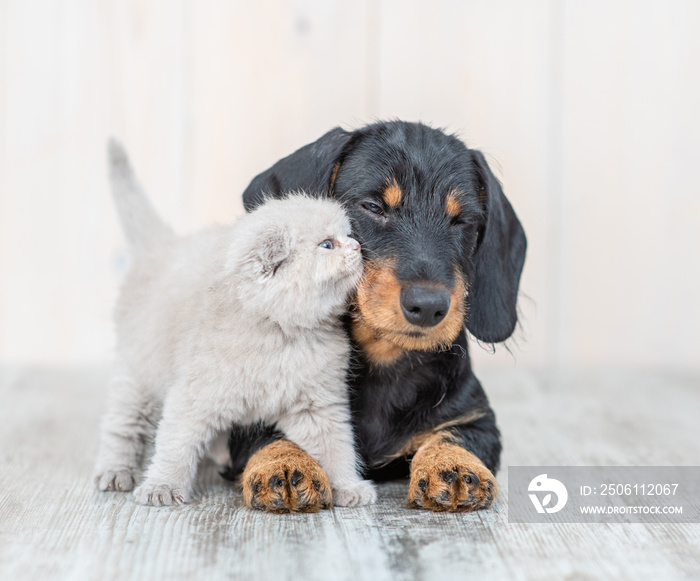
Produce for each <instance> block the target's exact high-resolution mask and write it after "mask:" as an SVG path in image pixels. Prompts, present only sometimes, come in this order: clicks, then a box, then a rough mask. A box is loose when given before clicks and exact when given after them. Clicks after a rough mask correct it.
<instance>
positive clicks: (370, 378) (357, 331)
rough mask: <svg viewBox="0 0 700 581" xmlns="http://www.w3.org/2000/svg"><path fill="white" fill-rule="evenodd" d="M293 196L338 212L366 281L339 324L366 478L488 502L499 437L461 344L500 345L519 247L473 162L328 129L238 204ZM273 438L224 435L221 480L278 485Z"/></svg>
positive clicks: (447, 142)
mask: <svg viewBox="0 0 700 581" xmlns="http://www.w3.org/2000/svg"><path fill="white" fill-rule="evenodd" d="M296 188H303V189H305V190H306V191H308V192H313V193H315V194H316V195H318V196H319V197H331V198H333V199H335V200H338V201H339V202H341V203H342V204H343V206H344V207H345V209H346V211H347V212H348V215H349V216H350V221H351V224H352V232H353V236H354V237H355V238H357V240H358V241H359V242H360V244H361V245H362V253H363V257H364V262H365V276H364V278H363V280H362V282H361V283H360V286H359V288H358V290H357V292H356V296H355V298H354V301H353V307H352V310H351V313H350V315H349V316H348V317H347V320H346V325H347V328H348V330H349V332H350V333H351V336H352V339H353V342H354V344H355V347H356V350H355V351H356V355H355V357H354V359H353V362H352V365H351V373H350V375H349V382H350V387H351V391H350V394H351V396H350V397H351V407H352V414H353V425H354V426H355V430H356V438H357V444H358V448H359V451H360V454H361V455H362V458H363V460H364V462H365V466H367V468H368V470H367V474H368V475H371V476H372V477H373V478H375V479H381V478H389V477H397V476H401V475H405V474H406V473H409V474H410V483H409V492H408V503H409V505H410V506H414V507H417V508H424V509H429V510H436V511H471V510H475V509H481V508H486V507H488V506H490V505H491V504H492V502H493V501H494V499H495V498H496V495H497V484H496V480H495V478H494V473H495V472H496V470H497V468H498V465H499V458H500V453H501V442H500V434H499V431H498V429H497V427H496V422H495V416H494V413H493V411H492V409H491V407H490V405H489V402H488V399H487V398H486V395H485V393H484V391H483V389H482V387H481V385H480V384H479V381H478V380H477V379H476V377H475V376H474V373H473V372H472V367H471V364H470V360H469V355H468V353H469V346H468V340H467V336H468V335H472V336H473V337H475V338H476V339H478V340H479V341H482V342H484V343H498V342H501V341H504V340H506V339H507V338H508V337H510V335H511V334H512V333H513V330H514V329H515V326H516V323H517V308H516V302H517V297H518V285H519V281H520V274H521V271H522V268H523V263H524V260H525V250H526V239H525V234H524V232H523V229H522V226H521V225H520V222H519V221H518V218H517V216H516V215H515V212H514V211H513V208H512V207H511V205H510V203H509V202H508V200H507V199H506V197H505V196H504V194H503V191H502V189H501V186H500V184H499V183H498V181H497V180H496V178H495V177H494V175H493V173H492V172H491V169H490V168H489V166H488V164H487V163H486V160H485V159H484V156H483V155H482V154H481V153H480V152H479V151H477V150H473V149H468V148H467V147H465V145H464V144H463V143H462V142H461V141H460V140H459V139H457V138H456V137H455V136H453V135H448V134H446V133H444V132H443V131H440V130H437V129H433V128H431V127H428V126H426V125H423V124H420V123H406V122H402V121H391V122H381V123H375V124H373V125H369V126H366V127H364V128H362V129H359V130H357V131H344V130H342V129H340V128H336V129H333V130H331V131H329V132H328V133H326V134H325V135H324V136H322V137H321V138H320V139H319V140H318V141H315V142H314V143H311V144H309V145H307V146H305V147H302V148H301V149H299V150H298V151H296V152H295V153H293V154H291V155H290V156H289V157H286V158H284V159H282V160H280V161H279V162H277V163H276V164H275V165H273V166H272V167H271V168H270V169H268V170H267V171H264V172H263V173H261V174H260V175H258V176H257V177H256V178H255V179H254V180H253V181H252V182H251V184H250V185H249V186H248V188H247V189H246V191H245V192H244V194H243V201H244V204H245V207H246V209H248V210H252V209H253V208H255V207H257V206H258V205H259V204H260V203H261V202H262V201H263V199H264V198H265V196H269V195H273V196H279V195H282V193H283V192H285V191H287V190H289V189H296ZM272 440H276V441H275V446H276V448H275V452H276V454H277V455H276V456H273V455H271V454H268V452H267V451H268V450H269V449H270V448H269V442H270V441H272ZM280 442H284V440H283V439H282V440H280V434H279V432H278V431H276V429H275V426H274V425H272V424H269V425H267V426H266V427H265V428H264V429H261V428H257V429H256V430H253V431H251V430H249V429H246V428H245V427H243V426H240V425H236V426H234V428H233V430H232V433H231V441H230V453H231V465H230V469H229V471H228V473H227V477H229V478H232V477H234V476H235V475H236V474H237V473H239V472H240V471H241V470H242V469H243V468H244V467H246V471H250V470H257V471H258V472H260V471H262V472H263V473H264V474H265V475H268V476H270V477H272V476H276V477H279V478H281V479H284V477H285V476H284V474H285V472H284V471H285V470H287V471H289V470H290V468H291V467H293V466H294V464H295V463H294V461H291V464H290V463H289V462H288V463H287V464H285V463H284V462H287V460H284V459H283V458H282V457H281V456H280V455H279V448H280V445H281V443H280ZM291 457H292V456H291V446H290V455H289V456H288V458H291ZM283 460H284V461H283ZM244 486H252V484H251V483H246V482H244Z"/></svg>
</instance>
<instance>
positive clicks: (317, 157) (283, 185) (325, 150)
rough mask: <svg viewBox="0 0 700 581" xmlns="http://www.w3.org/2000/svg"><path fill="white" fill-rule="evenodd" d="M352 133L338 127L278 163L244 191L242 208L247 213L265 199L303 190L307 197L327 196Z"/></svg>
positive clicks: (256, 178)
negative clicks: (307, 194) (308, 195)
mask: <svg viewBox="0 0 700 581" xmlns="http://www.w3.org/2000/svg"><path fill="white" fill-rule="evenodd" d="M352 135H353V134H352V133H348V132H347V131H344V130H343V129H341V128H340V127H336V128H335V129H331V130H330V131H329V132H328V133H326V134H325V135H324V136H323V137H321V138H320V139H318V140H317V141H314V142H313V143H310V144H309V145H305V146H304V147H302V148H301V149H298V150H297V151H295V152H294V153H292V154H291V155H289V156H287V157H285V158H284V159H281V160H279V161H278V162H277V163H276V164H275V165H273V166H272V167H271V168H270V169H268V170H266V171H264V172H262V173H261V174H258V175H257V176H256V177H255V178H253V181H252V182H250V185H249V186H248V187H247V188H246V190H245V192H243V206H244V207H245V209H246V211H248V212H250V211H251V210H252V209H253V208H255V207H256V206H258V205H259V204H261V203H262V202H263V201H264V200H265V198H266V197H273V198H279V197H280V195H282V194H284V193H287V192H293V191H298V190H304V191H306V192H307V193H309V194H310V195H313V196H317V195H318V196H320V195H326V194H327V193H328V192H329V191H330V190H331V189H332V188H333V182H334V181H335V176H336V175H337V173H338V168H339V163H340V162H339V158H340V156H341V153H342V152H343V148H344V147H345V146H346V145H347V144H348V143H349V142H350V140H351V137H352Z"/></svg>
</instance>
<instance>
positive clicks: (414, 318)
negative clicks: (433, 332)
mask: <svg viewBox="0 0 700 581" xmlns="http://www.w3.org/2000/svg"><path fill="white" fill-rule="evenodd" d="M449 308H450V294H449V293H448V292H447V291H446V290H445V289H436V288H431V287H426V286H419V285H413V286H409V287H406V288H404V289H402V290H401V310H403V315H404V317H406V320H407V321H408V322H409V323H411V324H412V325H417V326H419V327H434V326H435V325H437V324H438V323H439V322H440V321H442V320H443V319H444V318H445V315H447V311H448V310H449Z"/></svg>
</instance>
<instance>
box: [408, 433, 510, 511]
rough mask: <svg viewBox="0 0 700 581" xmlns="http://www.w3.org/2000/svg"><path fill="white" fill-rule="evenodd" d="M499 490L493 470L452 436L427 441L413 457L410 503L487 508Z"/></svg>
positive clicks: (430, 506)
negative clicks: (453, 440)
mask: <svg viewBox="0 0 700 581" xmlns="http://www.w3.org/2000/svg"><path fill="white" fill-rule="evenodd" d="M497 494H498V485H497V484H496V478H495V477H494V475H493V474H492V473H491V471H490V470H489V469H488V468H486V466H484V464H483V463H482V462H481V460H479V458H477V457H476V456H474V454H471V453H470V452H467V451H466V450H465V449H464V448H462V447H461V446H459V445H458V444H456V443H454V442H452V441H450V439H449V438H437V439H434V440H428V441H426V442H425V444H424V445H423V446H421V448H419V450H418V452H416V455H415V456H414V457H413V461H412V462H411V482H410V484H409V489H408V504H409V506H412V507H414V508H425V509H428V510H434V511H450V512H467V511H472V510H478V509H482V508H488V507H489V506H491V504H493V501H494V500H495V499H496V496H497Z"/></svg>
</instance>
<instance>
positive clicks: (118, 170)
mask: <svg viewBox="0 0 700 581" xmlns="http://www.w3.org/2000/svg"><path fill="white" fill-rule="evenodd" d="M107 152H108V161H109V178H110V179H109V181H110V184H111V186H112V197H113V198H114V204H115V206H116V207H117V214H118V215H119V221H120V222H121V225H122V229H123V230H124V234H125V236H126V239H127V241H128V243H129V246H130V247H131V248H132V249H134V250H142V249H146V248H148V247H149V246H152V245H153V244H156V243H158V242H164V241H166V240H167V239H168V238H171V237H173V236H174V233H173V231H172V229H171V228H170V226H168V225H167V224H166V223H165V222H163V220H161V218H160V216H158V214H157V213H156V211H155V209H154V208H153V206H152V205H151V202H150V201H149V199H148V197H147V196H146V194H145V193H144V191H143V189H142V188H141V184H139V182H138V180H137V179H136V175H134V170H133V169H132V167H131V163H129V157H128V156H127V155H126V150H125V149H124V146H123V145H122V144H121V143H119V141H117V140H116V139H114V138H113V137H111V138H110V139H109V142H108V144H107Z"/></svg>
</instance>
